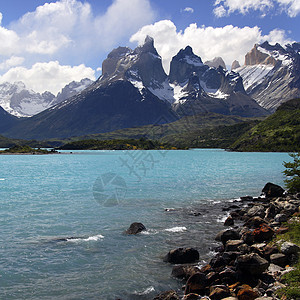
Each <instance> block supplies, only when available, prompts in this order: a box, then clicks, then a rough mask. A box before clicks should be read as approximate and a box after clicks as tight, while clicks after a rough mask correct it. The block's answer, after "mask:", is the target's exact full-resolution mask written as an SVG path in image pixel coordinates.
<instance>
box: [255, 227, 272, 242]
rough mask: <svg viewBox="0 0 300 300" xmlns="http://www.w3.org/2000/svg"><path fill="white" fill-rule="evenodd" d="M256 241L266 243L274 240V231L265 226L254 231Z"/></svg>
mask: <svg viewBox="0 0 300 300" xmlns="http://www.w3.org/2000/svg"><path fill="white" fill-rule="evenodd" d="M252 234H253V236H254V241H256V242H264V241H269V240H271V239H272V237H273V235H274V230H273V229H272V228H271V227H270V226H268V225H265V224H262V225H260V227H259V228H257V229H255V230H254V231H253V233H252Z"/></svg>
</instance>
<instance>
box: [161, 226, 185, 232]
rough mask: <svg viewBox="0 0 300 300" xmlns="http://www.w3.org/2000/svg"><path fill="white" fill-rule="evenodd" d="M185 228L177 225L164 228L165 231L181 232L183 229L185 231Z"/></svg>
mask: <svg viewBox="0 0 300 300" xmlns="http://www.w3.org/2000/svg"><path fill="white" fill-rule="evenodd" d="M186 230H187V228H186V227H184V226H177V227H172V228H167V229H165V231H168V232H183V231H186Z"/></svg>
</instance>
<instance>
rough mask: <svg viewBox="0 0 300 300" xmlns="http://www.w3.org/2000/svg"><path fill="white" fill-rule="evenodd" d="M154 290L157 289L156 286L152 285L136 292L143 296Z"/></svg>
mask: <svg viewBox="0 0 300 300" xmlns="http://www.w3.org/2000/svg"><path fill="white" fill-rule="evenodd" d="M154 291H155V288H154V287H153V286H150V287H148V288H146V289H145V290H144V291H143V292H134V294H135V295H139V296H142V295H147V294H150V293H152V292H154Z"/></svg>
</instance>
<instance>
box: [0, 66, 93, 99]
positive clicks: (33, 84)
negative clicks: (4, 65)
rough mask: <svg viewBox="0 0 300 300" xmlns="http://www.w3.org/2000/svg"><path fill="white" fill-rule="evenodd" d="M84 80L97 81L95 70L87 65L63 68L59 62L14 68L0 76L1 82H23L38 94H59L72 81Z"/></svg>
mask: <svg viewBox="0 0 300 300" xmlns="http://www.w3.org/2000/svg"><path fill="white" fill-rule="evenodd" d="M82 78H90V79H92V80H95V72H94V70H93V69H91V68H88V67H86V66H85V65H83V64H82V65H79V66H75V67H71V66H61V65H60V64H59V62H58V61H50V62H48V63H36V64H34V65H33V66H32V67H31V68H30V69H27V68H25V67H14V68H11V69H10V70H9V71H8V72H6V73H5V74H4V75H3V76H0V82H1V83H3V82H6V81H8V82H16V81H23V82H24V83H25V85H26V86H27V87H28V88H29V89H33V90H34V91H36V92H40V93H42V92H44V91H46V90H47V91H50V92H51V93H53V94H55V95H56V94H57V93H58V92H59V91H60V90H61V88H62V87H64V86H65V85H66V84H68V83H70V82H71V81H73V80H74V81H80V80H81V79H82Z"/></svg>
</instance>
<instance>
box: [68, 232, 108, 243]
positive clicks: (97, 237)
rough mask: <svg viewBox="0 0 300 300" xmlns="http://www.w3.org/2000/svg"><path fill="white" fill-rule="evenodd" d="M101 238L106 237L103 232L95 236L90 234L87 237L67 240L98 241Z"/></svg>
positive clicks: (74, 241)
mask: <svg viewBox="0 0 300 300" xmlns="http://www.w3.org/2000/svg"><path fill="white" fill-rule="evenodd" d="M100 239H104V236H103V235H102V234H98V235H93V236H89V237H87V238H67V239H66V241H67V242H73V243H76V242H91V241H95V242H96V241H98V240H100Z"/></svg>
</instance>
